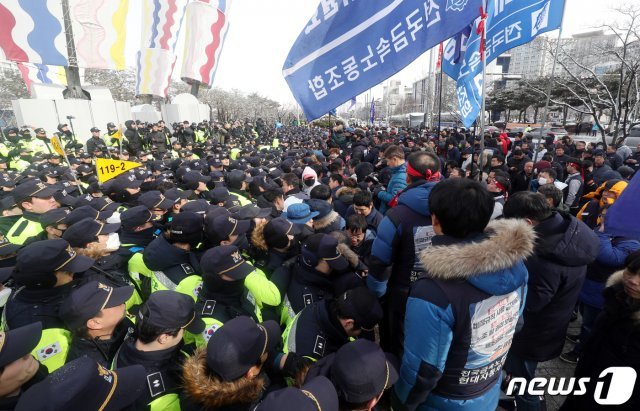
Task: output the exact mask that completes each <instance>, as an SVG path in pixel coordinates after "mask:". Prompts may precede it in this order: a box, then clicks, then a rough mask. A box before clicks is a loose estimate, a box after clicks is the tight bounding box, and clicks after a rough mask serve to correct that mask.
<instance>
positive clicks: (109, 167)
mask: <svg viewBox="0 0 640 411" xmlns="http://www.w3.org/2000/svg"><path fill="white" fill-rule="evenodd" d="M140 166H142V164H140V163H134V162H133V161H121V160H111V159H108V158H97V159H96V173H97V174H98V181H100V182H101V183H104V182H105V181H107V180H111V179H112V178H114V177H117V176H119V175H120V174H122V173H124V172H126V171H129V170H131V169H132V168H136V167H140Z"/></svg>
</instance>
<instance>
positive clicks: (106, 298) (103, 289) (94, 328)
mask: <svg viewBox="0 0 640 411" xmlns="http://www.w3.org/2000/svg"><path fill="white" fill-rule="evenodd" d="M132 294H133V287H131V286H128V287H111V286H109V285H107V284H103V283H100V282H98V281H91V282H88V283H86V284H84V285H81V286H80V287H77V288H75V289H74V290H72V291H71V293H70V294H69V296H68V297H67V298H66V299H65V300H64V301H63V302H62V304H61V305H60V317H61V318H62V320H63V321H64V322H65V324H66V325H67V327H68V329H69V330H71V333H72V337H71V346H70V347H69V353H68V354H67V362H69V361H72V360H75V359H76V358H80V357H89V358H91V359H93V360H95V361H96V362H97V363H98V364H100V365H102V366H103V367H107V368H108V367H110V366H111V361H113V357H114V356H115V354H116V351H117V350H118V349H119V348H120V345H121V344H122V342H123V341H124V339H125V337H126V336H127V335H128V334H129V333H132V332H133V323H132V322H131V321H130V320H128V319H127V318H126V316H125V314H126V311H125V303H126V302H127V300H129V298H131V295H132Z"/></svg>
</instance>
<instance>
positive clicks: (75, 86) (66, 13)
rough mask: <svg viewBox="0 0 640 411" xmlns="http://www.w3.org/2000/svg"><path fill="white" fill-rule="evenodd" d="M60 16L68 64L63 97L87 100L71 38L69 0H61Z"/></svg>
mask: <svg viewBox="0 0 640 411" xmlns="http://www.w3.org/2000/svg"><path fill="white" fill-rule="evenodd" d="M62 18H63V21H64V34H65V37H66V40H67V55H68V58H69V66H68V67H65V73H66V76H67V88H66V90H64V92H63V93H62V94H63V96H64V97H65V98H76V99H83V100H87V95H86V94H85V92H84V91H83V90H82V85H81V84H80V69H79V68H78V56H77V54H76V45H75V42H74V40H73V28H72V27H71V11H70V10H69V0H62Z"/></svg>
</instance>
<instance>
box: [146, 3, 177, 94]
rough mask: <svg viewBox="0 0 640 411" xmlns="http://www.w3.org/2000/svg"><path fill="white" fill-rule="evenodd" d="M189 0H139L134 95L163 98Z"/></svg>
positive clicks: (173, 64)
mask: <svg viewBox="0 0 640 411" xmlns="http://www.w3.org/2000/svg"><path fill="white" fill-rule="evenodd" d="M187 3H188V0H142V41H141V44H140V51H139V52H138V54H137V70H138V74H137V77H136V94H137V95H143V94H147V95H153V96H157V97H166V95H167V90H168V88H169V83H170V81H171V74H172V73H173V67H174V66H175V63H176V57H175V48H176V43H177V41H178V37H179V35H180V28H181V27H182V21H183V19H184V15H185V11H186V7H187Z"/></svg>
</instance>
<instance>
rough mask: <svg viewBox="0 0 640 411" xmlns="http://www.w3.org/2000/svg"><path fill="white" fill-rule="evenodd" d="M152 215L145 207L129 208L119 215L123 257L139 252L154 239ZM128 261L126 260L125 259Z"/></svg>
mask: <svg viewBox="0 0 640 411" xmlns="http://www.w3.org/2000/svg"><path fill="white" fill-rule="evenodd" d="M153 220H154V214H153V213H152V212H151V211H150V210H149V209H148V208H147V207H145V206H143V205H140V206H135V207H131V208H129V209H127V210H125V211H123V212H122V213H121V214H120V226H121V228H120V243H121V244H120V247H121V250H122V249H126V253H124V254H125V255H126V254H128V255H129V257H131V255H132V254H134V253H137V252H141V251H143V250H144V248H145V247H146V246H148V245H149V243H151V241H152V240H153V239H154V238H155V235H154V233H155V228H154V225H153ZM127 260H128V258H127Z"/></svg>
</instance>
